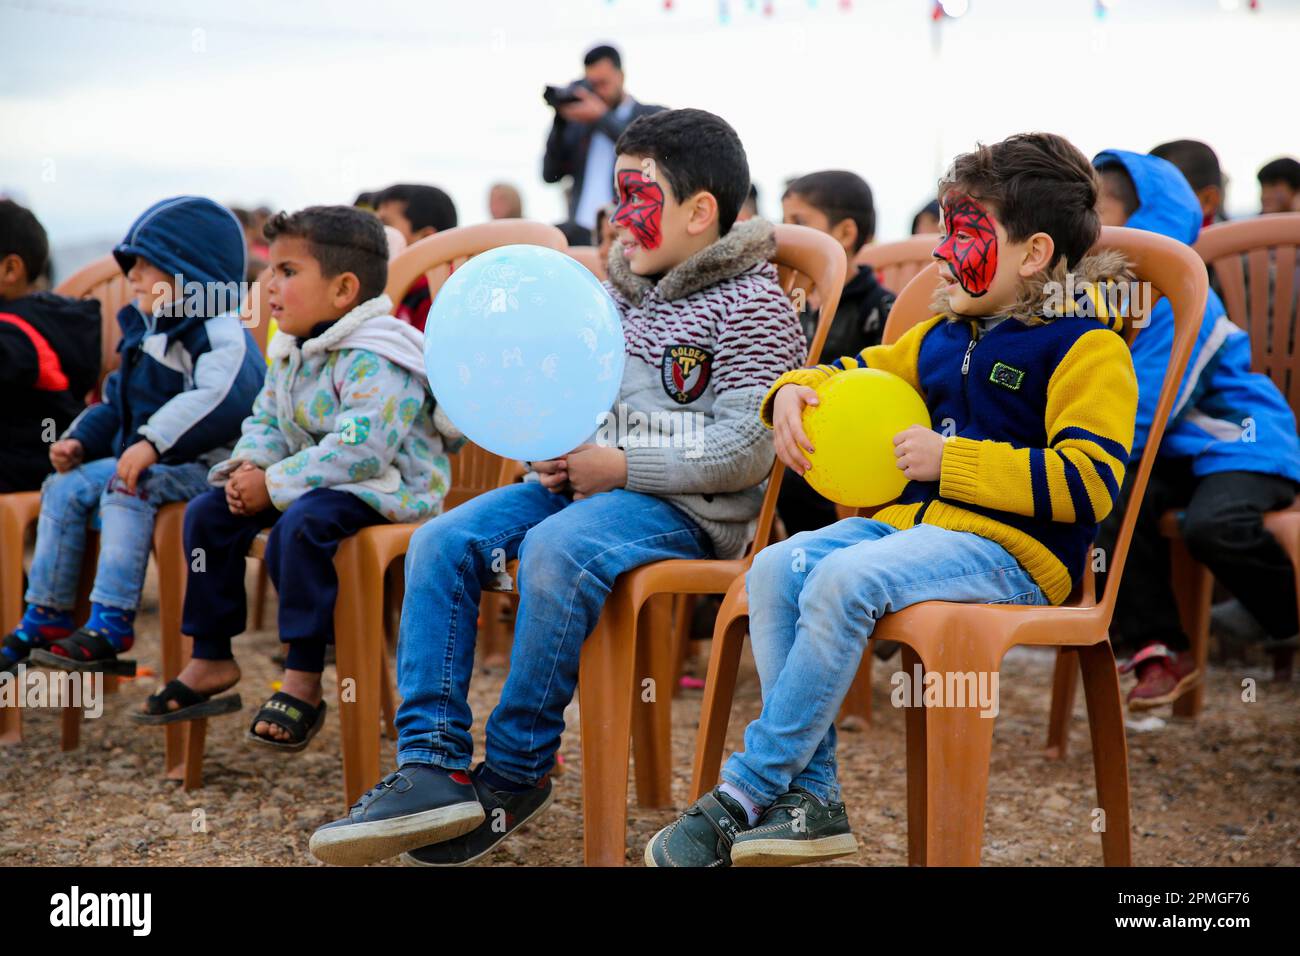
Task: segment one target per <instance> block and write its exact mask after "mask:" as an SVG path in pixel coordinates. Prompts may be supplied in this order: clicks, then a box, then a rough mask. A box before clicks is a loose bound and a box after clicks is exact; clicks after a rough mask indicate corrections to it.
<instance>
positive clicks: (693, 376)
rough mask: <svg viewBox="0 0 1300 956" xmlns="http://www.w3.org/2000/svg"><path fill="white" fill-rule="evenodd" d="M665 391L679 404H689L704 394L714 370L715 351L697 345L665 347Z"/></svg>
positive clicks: (662, 369) (663, 366)
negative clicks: (707, 350)
mask: <svg viewBox="0 0 1300 956" xmlns="http://www.w3.org/2000/svg"><path fill="white" fill-rule="evenodd" d="M660 370H661V371H662V372H663V382H664V391H665V392H667V393H668V396H669V397H670V398H671V399H672V400H673V401H674V402H676V403H677V404H678V405H688V404H690V403H691V402H693V401H695V400H696V399H697V398H699V397H700V396H701V395H703V394H704V390H705V389H706V388H708V387H709V377H710V375H711V374H712V372H713V353H711V352H706V351H705V350H704V349H702V348H700V347H698V346H695V345H670V346H668V348H666V349H664V357H663V363H662V367H661V369H660Z"/></svg>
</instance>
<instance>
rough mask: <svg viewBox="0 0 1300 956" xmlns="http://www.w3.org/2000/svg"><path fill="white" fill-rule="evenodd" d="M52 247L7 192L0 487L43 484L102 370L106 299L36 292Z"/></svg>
mask: <svg viewBox="0 0 1300 956" xmlns="http://www.w3.org/2000/svg"><path fill="white" fill-rule="evenodd" d="M49 249H50V247H49V241H48V240H47V239H46V236H45V230H44V229H43V228H42V227H41V224H40V222H38V221H37V219H36V217H35V216H33V215H32V213H31V212H30V211H29V210H27V209H24V208H23V207H22V206H20V205H18V203H16V202H14V201H13V200H12V199H0V369H4V377H3V380H2V381H0V408H4V409H5V415H4V418H3V420H0V494H8V493H9V492H13V491H35V490H36V489H37V488H39V487H40V486H41V481H42V480H44V478H45V476H46V475H48V474H49V473H50V470H51V465H50V443H51V442H52V441H53V440H54V438H55V436H57V435H58V434H59V433H60V432H62V431H63V430H64V429H65V428H67V427H68V425H69V424H70V423H71V422H72V420H73V419H74V418H76V417H77V415H78V414H79V413H80V412H81V410H82V409H83V408H85V407H86V396H87V395H88V394H89V393H90V391H91V390H92V389H93V388H94V387H95V383H96V381H97V379H98V377H99V362H100V317H99V303H98V302H96V301H95V300H94V299H88V300H87V299H70V298H68V297H67V296H62V295H55V294H54V293H52V292H38V291H36V282H37V280H38V279H39V277H40V275H41V273H42V272H44V270H45V265H46V263H47V262H48V260H49Z"/></svg>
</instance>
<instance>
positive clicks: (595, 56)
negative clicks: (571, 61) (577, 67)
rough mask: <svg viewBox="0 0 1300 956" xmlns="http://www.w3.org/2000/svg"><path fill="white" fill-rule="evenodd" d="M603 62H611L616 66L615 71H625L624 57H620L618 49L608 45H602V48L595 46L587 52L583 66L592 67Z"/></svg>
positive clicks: (583, 59)
mask: <svg viewBox="0 0 1300 956" xmlns="http://www.w3.org/2000/svg"><path fill="white" fill-rule="evenodd" d="M601 60H609V61H610V62H611V63H613V64H614V69H616V70H621V69H623V57H622V56H620V55H619V52H618V50H617V48H615V47H612V46H610V45H609V44H608V43H602V44H601V45H600V46H594V47H592V48H591V49H590V50H588V51H587V53H586V55H585V56H584V57H583V58H582V65H583V66H592V65H593V64H596V63H599V62H600V61H601Z"/></svg>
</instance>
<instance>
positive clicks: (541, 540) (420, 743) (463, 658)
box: [396, 481, 713, 783]
mask: <svg viewBox="0 0 1300 956" xmlns="http://www.w3.org/2000/svg"><path fill="white" fill-rule="evenodd" d="M712 554H713V551H712V545H711V544H710V542H709V538H708V536H707V535H706V534H705V533H704V532H703V531H702V530H701V529H700V527H699V526H698V525H696V524H695V522H694V521H692V520H691V519H690V518H689V517H688V516H687V514H686V513H685V512H684V511H680V510H678V509H677V508H675V507H674V506H673V505H670V504H669V503H668V502H666V501H664V500H663V499H661V498H656V497H654V496H652V495H643V494H638V493H636V492H632V491H626V490H624V489H617V490H615V491H608V492H605V493H604V494H599V495H595V496H594V497H591V498H585V499H583V500H581V501H571V500H570V499H569V498H567V497H565V496H564V495H559V494H554V493H552V492H550V491H547V490H546V489H545V488H543V487H542V486H541V484H540V483H539V482H533V481H530V482H524V483H522V484H516V485H509V486H507V487H505V488H498V489H496V490H495V491H489V492H487V493H486V494H482V495H479V496H477V497H475V498H471V499H470V500H469V501H467V502H465V503H464V504H462V505H459V506H457V507H455V508H453V509H452V510H451V511H448V512H447V513H446V514H444V515H439V516H438V517H436V518H433V519H432V520H430V521H428V522H427V523H426V524H424V525H423V526H422V527H421V528H420V529H419V530H418V531H416V532H415V534H414V535H413V536H412V538H411V545H410V548H409V550H408V551H407V552H406V598H405V600H404V601H403V602H402V627H401V632H400V636H399V639H398V644H397V689H398V692H399V693H400V694H401V697H402V704H401V706H400V707H398V709H397V719H396V724H397V764H398V766H399V767H400V766H402V765H404V764H411V763H422V764H433V765H434V766H438V767H445V768H447V769H449V770H458V769H459V770H463V769H466V768H468V767H469V765H470V759H471V758H472V757H473V754H474V740H473V738H472V737H471V736H470V727H471V725H472V724H473V715H472V714H471V713H470V707H469V700H468V696H469V681H470V676H471V675H472V673H473V670H474V643H475V629H476V621H477V618H478V608H479V597H480V595H481V594H482V591H483V586H484V585H485V584H488V583H490V582H491V581H492V580H493V579H494V578H495V577H496V575H497V573H499V572H502V571H504V570H505V562H507V561H510V560H512V559H514V558H516V557H518V559H519V573H518V575H517V581H516V586H517V587H518V589H519V610H518V613H517V614H516V615H515V641H514V646H513V648H512V649H511V652H510V676H509V677H507V678H506V682H505V686H504V687H502V689H501V700H500V701H499V702H498V703H497V706H496V709H495V710H493V711H492V715H491V716H490V717H489V718H488V722H487V730H486V737H487V747H486V751H487V762H488V765H489V766H490V767H491V768H492V769H493V770H494V771H496V772H497V773H499V774H501V775H502V776H503V777H506V778H507V779H509V780H513V781H515V782H517V783H536V782H537V781H538V780H540V779H541V778H542V777H544V776H545V775H546V774H547V773H548V772H549V771H550V769H551V767H552V765H553V764H554V761H555V751H556V749H557V748H558V747H559V744H560V734H561V732H562V731H563V730H564V708H565V707H566V706H567V705H568V703H569V701H571V700H572V699H573V692H574V690H575V689H576V688H577V685H578V658H579V655H580V653H581V651H582V643H583V641H585V640H586V639H587V635H588V634H590V633H591V631H592V629H593V628H594V627H595V625H596V621H597V619H598V618H599V617H600V611H601V608H602V607H603V606H604V604H605V598H606V597H608V596H609V592H610V589H611V588H612V587H613V586H614V581H615V579H616V578H617V577H618V576H619V575H620V574H622V573H623V572H624V571H630V570H632V569H633V568H637V567H640V566H641V565H643V564H648V563H650V562H651V561H662V560H664V559H666V558H706V557H711V556H712ZM661 636H662V637H664V638H665V639H666V638H667V635H661Z"/></svg>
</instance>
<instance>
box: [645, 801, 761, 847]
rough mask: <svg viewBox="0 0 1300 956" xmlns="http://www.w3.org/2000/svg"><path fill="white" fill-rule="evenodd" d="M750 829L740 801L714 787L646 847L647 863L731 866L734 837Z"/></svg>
mask: <svg viewBox="0 0 1300 956" xmlns="http://www.w3.org/2000/svg"><path fill="white" fill-rule="evenodd" d="M747 829H749V816H748V815H747V814H746V813H745V808H744V807H742V806H741V805H740V803H739V802H737V801H736V800H734V799H732V798H731V797H729V796H727V795H726V794H725V793H723V792H722V788H721V787H714V788H713V789H712V790H711V791H710V792H708V793H706V794H705V795H704V796H702V797H700V799H698V800H696V801H695V802H694V803H693V804H691V806H690V807H689V808H688V809H687V811H686V812H685V813H683V814H682V815H681V816H680V817H678V818H677V819H676V820H674V821H673V822H672V823H670V824H668V826H666V827H664V828H663V829H662V830H660V831H659V832H658V833H656V834H655V835H654V836H653V837H651V838H650V842H649V843H647V844H646V847H645V865H646V866H730V865H731V850H732V845H733V844H734V842H735V840H736V839H737V838H738V837H739V836H740V835H741V833H743V832H744V831H745V830H747Z"/></svg>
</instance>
